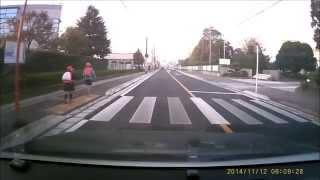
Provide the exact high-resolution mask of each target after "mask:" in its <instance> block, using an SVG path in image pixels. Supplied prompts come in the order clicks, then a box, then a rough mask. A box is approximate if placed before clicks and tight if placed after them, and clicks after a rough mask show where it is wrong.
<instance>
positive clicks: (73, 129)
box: [66, 120, 88, 132]
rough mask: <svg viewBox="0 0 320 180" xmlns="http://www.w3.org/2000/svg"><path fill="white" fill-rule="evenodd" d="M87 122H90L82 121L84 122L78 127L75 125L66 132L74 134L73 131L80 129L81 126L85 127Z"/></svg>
mask: <svg viewBox="0 0 320 180" xmlns="http://www.w3.org/2000/svg"><path fill="white" fill-rule="evenodd" d="M87 122H88V120H82V121H80V122H78V123H77V124H76V125H74V126H72V127H71V128H69V129H67V130H66V132H73V131H75V130H77V129H79V128H80V127H81V126H83V125H84V124H85V123H87Z"/></svg>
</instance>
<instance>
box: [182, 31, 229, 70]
mask: <svg viewBox="0 0 320 180" xmlns="http://www.w3.org/2000/svg"><path fill="white" fill-rule="evenodd" d="M210 35H211V36H210ZM221 36H222V34H221V32H219V31H218V30H216V29H214V28H212V27H210V28H205V29H204V30H203V34H202V37H201V39H200V41H199V43H198V44H197V45H196V47H195V48H194V49H193V51H192V53H191V55H190V57H189V58H188V60H187V61H186V62H185V63H186V64H189V65H207V64H209V56H210V55H209V54H210V45H209V43H210V37H211V62H210V64H219V58H223V46H224V45H223V44H224V43H225V50H226V56H225V57H226V58H231V57H232V53H233V48H232V46H231V44H230V42H227V41H225V40H223V39H222V38H221Z"/></svg>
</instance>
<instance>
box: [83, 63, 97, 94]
mask: <svg viewBox="0 0 320 180" xmlns="http://www.w3.org/2000/svg"><path fill="white" fill-rule="evenodd" d="M82 76H83V80H84V82H85V84H86V86H87V92H88V95H90V94H91V86H92V82H93V81H94V80H95V79H96V73H95V71H94V69H93V68H92V65H91V63H89V62H87V63H86V64H85V66H84V68H83V73H82Z"/></svg>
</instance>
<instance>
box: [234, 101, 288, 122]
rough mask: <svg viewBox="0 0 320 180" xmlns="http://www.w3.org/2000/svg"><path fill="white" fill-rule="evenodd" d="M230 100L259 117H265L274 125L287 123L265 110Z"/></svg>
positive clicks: (243, 102)
mask: <svg viewBox="0 0 320 180" xmlns="http://www.w3.org/2000/svg"><path fill="white" fill-rule="evenodd" d="M232 100H233V101H234V102H237V103H238V104H240V105H242V106H244V107H245V108H247V109H250V110H251V111H253V112H255V113H257V114H259V115H260V116H263V117H265V118H267V119H269V120H271V121H273V122H275V123H278V124H283V123H288V122H287V121H285V120H283V119H281V118H279V117H277V116H275V115H273V114H271V113H269V112H267V111H265V110H262V109H260V108H258V107H256V106H254V105H252V104H250V103H247V102H245V101H243V100H241V99H232Z"/></svg>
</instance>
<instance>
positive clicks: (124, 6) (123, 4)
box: [119, 0, 128, 11]
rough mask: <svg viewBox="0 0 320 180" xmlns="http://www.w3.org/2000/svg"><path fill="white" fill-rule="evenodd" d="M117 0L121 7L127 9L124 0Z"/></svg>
mask: <svg viewBox="0 0 320 180" xmlns="http://www.w3.org/2000/svg"><path fill="white" fill-rule="evenodd" d="M119 1H120V2H121V4H122V6H123V8H124V9H125V10H126V11H128V7H127V5H126V4H125V3H124V1H123V0H119Z"/></svg>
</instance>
